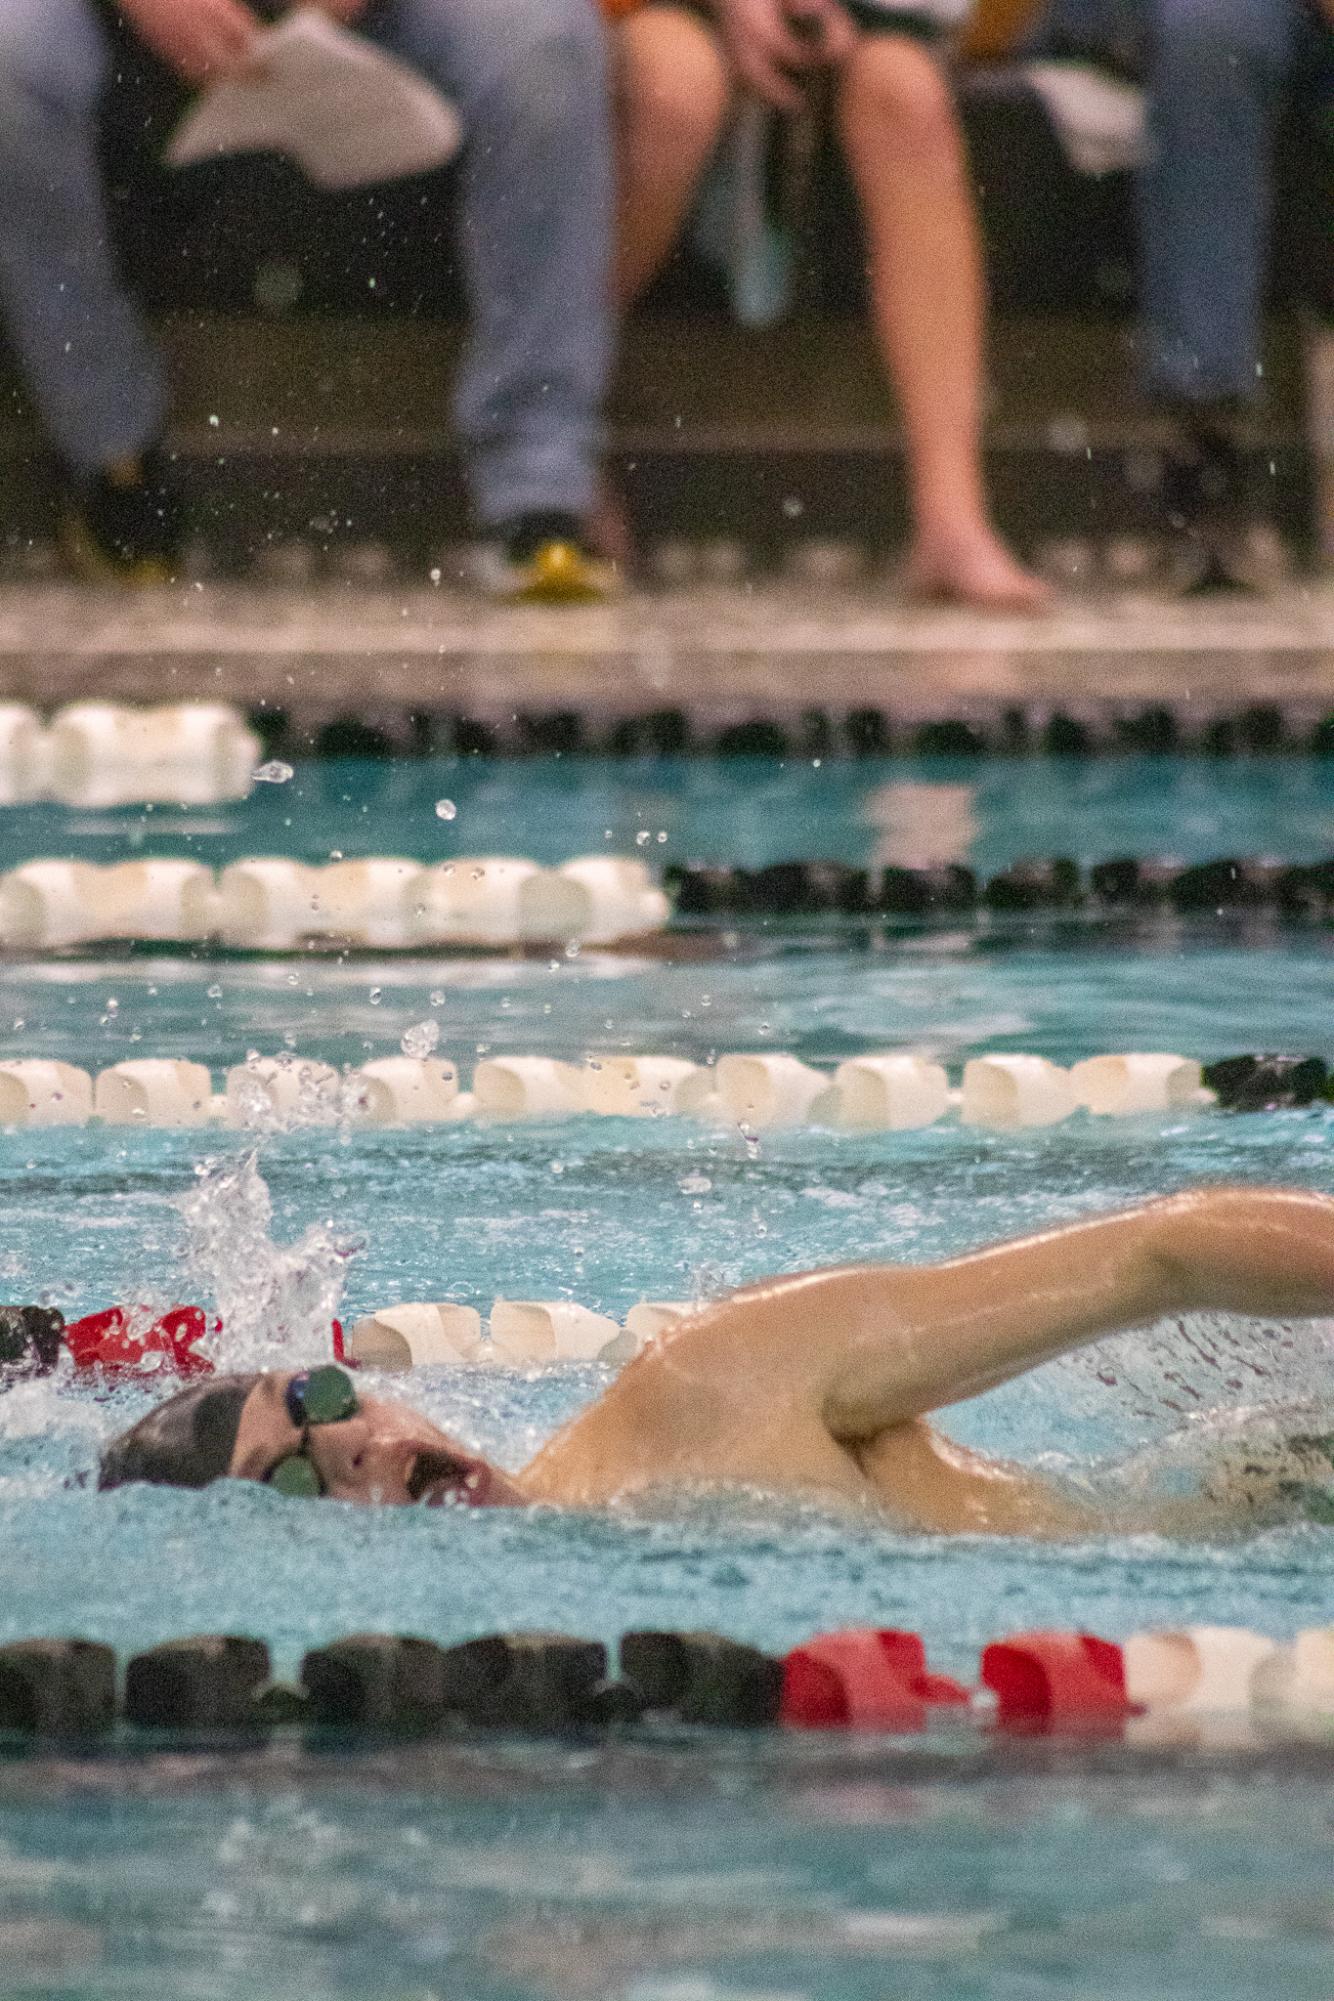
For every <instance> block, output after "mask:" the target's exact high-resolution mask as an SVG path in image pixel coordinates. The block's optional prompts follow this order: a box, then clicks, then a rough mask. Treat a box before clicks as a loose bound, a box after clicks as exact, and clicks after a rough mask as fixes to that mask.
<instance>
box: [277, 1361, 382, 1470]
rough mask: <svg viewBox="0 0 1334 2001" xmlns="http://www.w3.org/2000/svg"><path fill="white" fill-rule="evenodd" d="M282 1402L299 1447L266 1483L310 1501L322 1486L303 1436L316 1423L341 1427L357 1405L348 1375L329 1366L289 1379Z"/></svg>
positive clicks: (355, 1394) (331, 1364)
mask: <svg viewBox="0 0 1334 2001" xmlns="http://www.w3.org/2000/svg"><path fill="white" fill-rule="evenodd" d="M284 1401H285V1402H286V1404H287V1415H288V1416H289V1417H290V1418H291V1420H292V1423H293V1424H294V1425H295V1426H296V1428H297V1430H298V1431H299V1432H301V1433H302V1439H301V1444H300V1446H299V1447H298V1449H297V1450H296V1451H295V1452H291V1453H289V1454H288V1456H287V1458H286V1459H280V1460H279V1461H278V1464H277V1465H276V1466H275V1467H274V1468H273V1470H272V1471H271V1472H270V1474H269V1475H268V1480H267V1483H266V1484H267V1485H268V1486H270V1487H274V1488H276V1489H277V1491H278V1492H279V1493H280V1494H287V1495H290V1496H291V1497H292V1498H293V1499H294V1500H302V1501H314V1500H317V1499H318V1498H319V1496H320V1495H321V1494H322V1493H324V1491H325V1487H324V1481H323V1480H322V1479H321V1478H320V1472H319V1468H318V1467H317V1466H316V1464H315V1462H314V1460H313V1459H312V1458H311V1457H310V1454H309V1453H308V1452H307V1451H306V1438H305V1433H307V1432H308V1431H310V1430H311V1429H312V1427H313V1426H315V1425H317V1424H341V1423H342V1422H343V1420H344V1419H345V1418H349V1417H355V1416H356V1414H357V1412H358V1411H359V1410H360V1408H361V1405H360V1403H359V1402H358V1401H357V1392H356V1390H355V1388H354V1387H353V1383H352V1378H351V1376H349V1375H348V1373H347V1370H346V1369H340V1368H337V1367H335V1366H334V1364H333V1363H329V1364H327V1365H326V1366H325V1367H324V1368H322V1369H305V1370H303V1371H302V1373H301V1374H300V1375H299V1376H293V1378H292V1380H291V1382H290V1383H289V1384H288V1385H287V1389H286V1391H285V1392H284Z"/></svg>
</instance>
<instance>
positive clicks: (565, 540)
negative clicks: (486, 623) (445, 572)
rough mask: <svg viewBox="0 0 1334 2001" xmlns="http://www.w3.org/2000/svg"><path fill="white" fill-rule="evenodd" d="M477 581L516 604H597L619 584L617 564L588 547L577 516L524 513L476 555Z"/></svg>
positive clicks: (486, 588) (484, 588)
mask: <svg viewBox="0 0 1334 2001" xmlns="http://www.w3.org/2000/svg"><path fill="white" fill-rule="evenodd" d="M476 570H477V580H478V582H479V584H480V585H481V587H482V589H483V590H484V591H486V592H487V593H488V595H490V596H491V597H495V598H501V599H505V600H507V601H508V602H510V603H512V604H596V603H599V602H600V601H601V600H602V599H604V598H608V597H611V596H612V595H613V594H614V593H615V591H616V589H617V584H618V578H617V574H616V567H615V565H614V564H613V563H609V562H607V561H605V560H604V559H603V558H602V557H599V556H596V555H595V554H594V553H593V551H592V550H591V549H590V548H589V546H588V543H587V540H586V539H585V536H584V531H583V527H582V525H581V523H580V522H579V521H578V519H577V518H576V517H575V516H574V515H572V514H560V513H556V512H548V513H541V514H525V515H522V516H520V518H519V519H518V520H517V521H511V522H507V523H506V524H505V525H504V527H502V528H501V530H500V531H499V539H498V540H497V541H495V542H489V543H484V544H483V545H482V547H481V548H480V549H479V551H478V554H477V565H476Z"/></svg>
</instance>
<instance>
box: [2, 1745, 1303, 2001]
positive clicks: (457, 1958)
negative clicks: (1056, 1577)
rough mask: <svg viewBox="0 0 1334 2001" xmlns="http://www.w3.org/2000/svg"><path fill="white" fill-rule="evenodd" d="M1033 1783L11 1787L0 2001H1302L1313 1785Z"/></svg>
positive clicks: (365, 1759)
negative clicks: (1263, 1998) (11, 2000)
mask: <svg viewBox="0 0 1334 2001" xmlns="http://www.w3.org/2000/svg"><path fill="white" fill-rule="evenodd" d="M1030 1763H1031V1764H1032V1765H1033V1767H1034V1769H1032V1770H1030V1771H1029V1772H1026V1771H1025V1760H1024V1758H1023V1757H1022V1756H1021V1757H1020V1758H1019V1759H1017V1760H1015V1761H1013V1762H1012V1763H1011V1764H1010V1765H1009V1767H1008V1768H1007V1761H1006V1760H1005V1759H1000V1760H998V1761H992V1760H991V1759H989V1758H988V1757H986V1756H985V1755H984V1756H983V1757H982V1758H980V1759H979V1758H977V1757H975V1756H973V1755H971V1754H968V1753H964V1752H953V1753H952V1752H950V1751H949V1750H948V1749H943V1750H942V1751H941V1752H940V1753H939V1754H938V1755H936V1756H935V1757H934V1758H933V1757H930V1756H927V1757H923V1756H922V1755H921V1754H912V1753H909V1754H907V1755H906V1756H897V1757H895V1756H887V1755H886V1754H885V1753H884V1752H883V1751H879V1750H875V1749H852V1748H849V1749H840V1750H831V1749H830V1748H829V1747H827V1746H824V1745H819V1746H813V1745H799V1746H793V1745H788V1746H782V1747H777V1748H770V1749H767V1750H759V1749H757V1748H756V1747H754V1746H751V1745H747V1746H742V1745H741V1744H739V1743H736V1742H729V1741H728V1740H727V1739H725V1738H724V1739H723V1740H722V1741H721V1742H720V1743H718V1744H714V1745H711V1746H709V1747H707V1748H705V1747H702V1746H699V1745H695V1746H692V1745H691V1744H690V1743H689V1742H688V1741H682V1742H678V1743H676V1744H674V1745H671V1746H660V1747H656V1748H655V1747H654V1746H653V1745H651V1744H645V1745H639V1746H635V1745H631V1744H625V1745H621V1746H616V1747H612V1748H610V1749H604V1750H599V1749H597V1748H595V1747H593V1746H591V1745H590V1746H587V1747H583V1748H570V1749H566V1750H563V1751H562V1750H553V1749H551V1748H549V1747H547V1748H543V1749H540V1750H527V1751H519V1750H513V1751H510V1750H506V1749H504V1748H496V1749H489V1750H471V1751H468V1750H463V1749H461V1748H451V1747H448V1746H444V1747H428V1746H421V1747H417V1748H415V1749H413V1750H411V1751H408V1752H401V1751H394V1750H380V1751H375V1752H370V1753H367V1754H365V1755H363V1756H360V1757H356V1756H350V1755H347V1754H342V1755H340V1754H327V1753H326V1754H325V1755H323V1756H316V1757H314V1758H311V1757H309V1756H303V1755H302V1754H301V1753H300V1751H299V1750H298V1749H296V1748H295V1747H293V1748H291V1749H279V1750H277V1751H275V1752H271V1753H268V1754H263V1755H255V1756H251V1757H249V1758H246V1759H242V1760H240V1761H233V1762H232V1763H231V1765H230V1766H228V1765H227V1764H225V1763H223V1764H220V1763H218V1762H217V1761H216V1760H214V1759H213V1758H211V1757H210V1756H209V1755H208V1754H202V1755H201V1754H198V1753H195V1754H192V1755H188V1756H177V1757H174V1758H170V1759H162V1760H159V1761H157V1762H156V1763H153V1764H146V1765H140V1766H138V1767H134V1768H120V1769H117V1768H116V1767H115V1765H114V1764H108V1763H107V1762H105V1761H104V1762H102V1763H101V1764H92V1765H84V1766H74V1765H68V1766H66V1767H64V1768H63V1770H60V1769H56V1770H53V1769H52V1768H51V1767H50V1766H49V1765H46V1766H42V1767H32V1766H25V1765H23V1764H18V1765H10V1766H8V1767H7V1768H5V1769H3V1770H2V1771H0V1950H3V1952H4V1976H3V1988H4V1992H5V1993H6V1994H14V1995H20V1994H21V1995H25V1996H26V1995H34V1996H35V1995H38V1994H40V1995H42V1996H43V1997H69V2001H75V1997H78V2001H91V1997H94V1996H96V1997H99V2001H100V1997H104V1996H106V1995H109V1994H119V1993H125V1994H134V1995H136V1996H137V1995H140V1994H144V1995H147V1994H150V1993H151V1994H153V1995H154V1996H162V1997H165V1998H166V2001H176V1997H182V2001H184V1997H192V2001H193V1997H205V1996H207V1997H209V2001H233V1997H235V2001H241V1997H247V2001H248V1997H250V1996H253V1995H260V1994H262V1995H264V1996H265V1997H266V2001H268V1997H273V2001H284V1998H285V1997H287V1996H293V1997H295V1996H298V1995H299V1996H301V1997H302V2001H326V1997H327V2001H335V1997H339V2001H341V1997H345V1996H346V1997H351V1996H357V1997H363V2001H444V1997H446V1996H448V1997H449V2001H776V1997H779V1996H781V1997H783V1998H784V2001H883V1997H885V1996H887V1995H903V1996H905V1997H908V1996H911V1997H912V2001H979V1997H983V1996H985V1997H1000V1996H1007V1997H1008V1996H1010V1995H1014V1996H1017V1997H1024V2001H1028V1997H1035V2001H1041V1998H1042V1997H1046V1996H1051V1997H1053V2001H1054V1997H1056V1996H1058V1995H1059V1996H1060V1997H1061V2001H1132V1997H1136V2001H1138V1997H1142V1996H1144V1995H1146V1994H1153V1995H1154V1996H1166V1997H1169V2001H1206V1997H1207V2001H1254V1997H1255V1995H1256V1994H1259V1993H1278V1994H1282V1995H1283V1996H1284V1997H1285V2001H1326V1997H1327V1996H1328V1993H1329V1970H1330V1956H1331V1944H1332V1941H1334V1907H1332V1906H1331V1901H1330V1895H1329V1882H1328V1847H1329V1843H1328V1828H1327V1813H1326V1802H1327V1778H1326V1776H1325V1775H1324V1774H1323V1772H1320V1771H1317V1772H1313V1773H1308V1774H1307V1775H1306V1776H1303V1775H1301V1774H1299V1773H1297V1772H1295V1771H1293V1770H1291V1769H1287V1770H1285V1769H1281V1768H1274V1769H1269V1768H1267V1767H1266V1766H1265V1765H1264V1764H1263V1763H1260V1764H1259V1765H1258V1766H1256V1767H1255V1768H1254V1769H1252V1770H1250V1771H1243V1772H1238V1773H1236V1774H1235V1775H1233V1774H1230V1773H1229V1772H1228V1771H1227V1770H1226V1769H1220V1770H1213V1771H1210V1770H1208V1769H1207V1768H1201V1769H1200V1770H1198V1771H1197V1772H1194V1773H1192V1772H1191V1771H1190V1770H1189V1769H1186V1770H1184V1771H1180V1772H1173V1771H1172V1769H1171V1768H1170V1767H1168V1768H1164V1769H1160V1770H1156V1771H1155V1770H1152V1769H1150V1770H1149V1771H1147V1772H1145V1771H1144V1770H1143V1769H1142V1768H1141V1769H1139V1770H1138V1771H1136V1770H1135V1768H1133V1767H1132V1768H1130V1769H1126V1768H1124V1767H1123V1766H1122V1765H1121V1763H1120V1762H1119V1761H1118V1760H1117V1759H1116V1758H1115V1757H1114V1756H1112V1755H1110V1754H1107V1755H1104V1756H1103V1757H1102V1759H1101V1760H1097V1759H1095V1760H1093V1761H1092V1763H1091V1765H1090V1766H1088V1767H1081V1761H1080V1760H1078V1759H1077V1758H1076V1759H1072V1758H1071V1757H1070V1756H1069V1754H1066V1755H1065V1756H1064V1757H1063V1758H1062V1757H1056V1758H1053V1759H1051V1760H1049V1761H1046V1763H1047V1766H1048V1768H1047V1769H1043V1763H1044V1761H1043V1760H1042V1759H1040V1758H1039V1759H1037V1760H1032V1761H1030ZM933 1767H934V1770H933ZM1099 1767H1101V1769H1099Z"/></svg>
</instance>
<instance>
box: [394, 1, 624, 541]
mask: <svg viewBox="0 0 1334 2001" xmlns="http://www.w3.org/2000/svg"><path fill="white" fill-rule="evenodd" d="M371 31H372V32H373V34H374V35H375V38H376V39H377V40H380V41H383V42H384V43H385V44H386V46H388V47H390V48H392V49H394V50H395V51H396V52H397V53H398V54H400V55H402V56H403V57H405V58H406V60H408V61H409V62H411V63H413V64H414V66H415V67H417V68H418V69H420V70H421V71H422V72H423V73H424V74H425V75H427V76H428V77H430V78H431V79H432V80H433V81H435V82H436V83H437V84H438V85H439V86H440V88H441V89H442V90H443V91H445V92H446V93H447V94H448V95H449V96H450V97H451V98H452V99H453V101H454V102H455V103H456V104H457V106H458V108H459V111H460V114H461V116H462V119H463V123H464V128H465V134H466V139H465V151H464V158H463V165H462V174H463V189H462V202H463V209H462V218H461V241H462V252H463V258H464V263H465V267H466V271H467V277H468V287H469V294H470V299H471V305H472V326H471V330H470V333H469V339H468V345H467V351H466V354H465V357H464V360H463V364H462V368H461V372H460V378H459V382H458V385H457V389H456V393H455V419H456V423H457V426H458V430H459V432H460V435H461V436H462V438H463V440H464V443H465V445H466V447H467V449H468V456H469V471H470V478H471V484H472V491H473V499H474V504H475V508H476V512H477V516H478V519H479V521H480V522H481V524H482V525H483V527H486V528H492V529H494V528H504V527H506V526H508V525H509V524H511V523H513V522H514V521H516V520H517V519H519V518H521V517H523V516H525V515H538V514H543V513H548V512H550V513H558V514H570V515H578V516H581V515H583V514H585V513H586V511H587V509H588V507H589V505H590V502H591V500H592V497H593V487H594V468H595V461H596V453H597V443H598V432H599V425H600V418H601V409H602V399H603V394H604V390H605V386H606V376H607V368H608V361H609V356H610V350H611V333H612V303H611V278H610V264H611V241H612V237H611V232H612V150H611V107H610V90H609V84H608V78H607V65H606V47H605V39H604V34H603V29H602V25H601V22H600V20H599V18H598V16H597V12H596V10H595V8H594V7H593V6H592V5H591V4H590V0H384V4H383V6H382V7H381V8H380V9H378V10H377V12H376V13H375V14H374V15H373V16H372V30H371Z"/></svg>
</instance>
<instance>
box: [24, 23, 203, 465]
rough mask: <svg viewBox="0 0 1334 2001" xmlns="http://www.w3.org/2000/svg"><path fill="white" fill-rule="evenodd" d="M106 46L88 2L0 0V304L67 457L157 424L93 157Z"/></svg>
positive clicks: (150, 365) (123, 447)
mask: <svg viewBox="0 0 1334 2001" xmlns="http://www.w3.org/2000/svg"><path fill="white" fill-rule="evenodd" d="M106 72H107V48H106V44H105V40H104V36H103V31H102V28H101V26H100V24H99V22H98V20H97V17H96V14H95V11H94V8H93V4H92V0H3V5H0V188H2V189H3V190H4V193H3V198H2V199H0V314H2V315H3V319H4V323H5V327H6V330H7V332H8V334H9V337H10V340H11V342H12V344H13V346H14V348H15V350H16V352H17V354H18V357H19V359H20V361H21V363H22V365H23V368H24V371H25V373H26V376H27V380H28V384H29V388H30V391H31V395H32V399H33V402H34V404H35V406H36V409H37V411H38V414H39V415H40V417H41V418H42V421H43V423H44V424H45V427H46V429H47V431H48V432H49V434H50V436H51V438H52V440H53V441H54V443H55V445H56V448H57V450H58V451H59V453H60V455H61V457H62V458H63V459H64V461H65V462H66V465H67V466H68V467H69V468H70V469H71V470H72V471H73V472H74V473H75V474H76V475H83V476H88V475H91V474H93V473H95V472H97V471H98V470H99V469H101V468H104V467H107V466H110V465H112V464H113V463H115V462H117V461H120V460H124V459H127V458H131V457H133V456H134V455H136V454H138V453H140V452H141V451H142V450H143V449H144V447H145V446H146V445H148V444H150V443H151V442H152V440H153V439H154V438H155V437H156V436H157V435H158V433H159V432H160V430H161V428H162V424H163V420H164V416H165V407H166V398H165V391H164V388H163V382H162V375H161V371H160V368H159V365H158V361H157V357H156V355H155V353H154V351H153V348H152V346H151V344H150V342H149V339H148V336H147V334H146V332H145V330H144V328H143V326H142V324H141V322H140V319H139V316H138V314H137V313H136V311H135V309H134V306H133V304H132V303H131V301H130V299H129V296H128V295H127V293H126V291H125V289H124V286H123V285H122V283H121V279H120V275H119V272H118V270H117V268H116V260H115V256H114V253H113V250H112V246H111V241H110V235H109V231H108V227H107V218H106V210H105V203H104V199H103V188H102V177H101V168H100V165H99V162H98V157H97V132H96V120H97V108H98V102H99V99H100V97H101V94H102V90H103V87H104V85H105V83H106V80H107V76H106Z"/></svg>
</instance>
